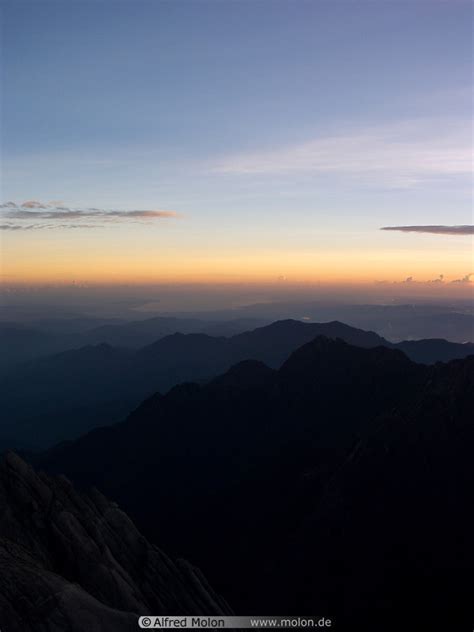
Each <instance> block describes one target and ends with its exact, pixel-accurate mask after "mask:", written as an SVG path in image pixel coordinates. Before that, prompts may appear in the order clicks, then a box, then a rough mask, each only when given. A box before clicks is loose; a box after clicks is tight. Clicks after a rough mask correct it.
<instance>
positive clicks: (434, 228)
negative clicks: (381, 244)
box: [380, 224, 474, 235]
mask: <svg viewBox="0 0 474 632" xmlns="http://www.w3.org/2000/svg"><path fill="white" fill-rule="evenodd" d="M380 230H393V231H399V232H402V233H430V234H433V235H474V226H473V225H471V224H464V225H461V226H444V225H431V226H382V228H381V229H380Z"/></svg>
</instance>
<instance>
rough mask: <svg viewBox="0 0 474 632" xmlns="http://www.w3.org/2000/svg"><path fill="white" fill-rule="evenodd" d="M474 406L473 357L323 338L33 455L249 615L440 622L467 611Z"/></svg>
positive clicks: (360, 625) (389, 626)
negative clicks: (273, 363)
mask: <svg viewBox="0 0 474 632" xmlns="http://www.w3.org/2000/svg"><path fill="white" fill-rule="evenodd" d="M473 409H474V357H472V356H471V357H468V358H466V359H463V360H455V361H453V362H451V363H449V364H440V363H439V364H436V365H435V366H424V365H419V364H415V363H413V362H411V361H410V360H409V359H408V358H407V357H406V356H405V355H404V354H403V353H402V352H400V351H399V350H394V349H389V348H387V347H383V346H380V347H374V348H367V349H364V348H361V347H354V346H351V345H348V344H347V343H345V342H344V341H342V340H337V339H336V340H334V339H328V338H324V337H318V338H316V339H314V340H313V341H311V342H309V343H307V344H305V345H303V346H302V347H300V348H298V349H297V350H296V351H295V352H294V353H292V354H291V356H290V357H289V358H288V359H287V360H286V361H285V362H284V363H283V364H282V366H281V368H280V369H278V370H276V369H272V368H269V367H266V366H265V365H263V364H262V363H261V362H258V361H246V362H242V363H239V364H238V365H236V366H234V367H232V368H231V369H230V370H229V371H227V372H226V373H225V374H224V375H221V376H219V377H217V378H215V379H213V380H211V381H209V382H208V383H206V384H201V385H199V384H193V383H184V384H180V385H177V386H175V387H174V388H172V389H171V390H170V391H169V392H168V393H167V394H166V395H161V394H159V393H157V394H155V395H153V396H152V397H150V398H149V399H147V400H146V401H144V402H143V403H142V404H141V405H140V406H139V407H138V408H137V409H136V410H135V411H134V412H133V413H132V414H131V415H130V416H129V417H128V418H127V419H126V420H125V421H124V422H122V423H120V424H117V425H114V426H112V427H108V428H100V429H96V430H94V431H92V432H90V433H89V434H88V435H85V436H84V437H81V438H80V439H78V440H76V441H73V442H70V443H69V444H66V445H63V446H58V447H56V448H55V449H53V450H50V451H49V452H47V453H44V454H42V455H39V456H38V457H36V458H37V463H38V464H39V465H40V466H41V467H43V468H45V469H47V470H48V471H50V472H56V473H63V472H64V473H66V474H67V475H68V476H69V477H71V478H72V480H73V481H74V482H75V483H76V484H77V485H79V486H80V487H81V488H82V487H83V488H87V487H89V486H91V485H97V486H98V487H99V488H100V489H101V490H102V491H104V492H105V493H106V494H107V495H108V496H110V497H112V498H114V499H116V500H118V501H119V502H120V504H121V506H123V507H124V509H125V510H126V511H127V513H129V514H130V515H131V516H132V517H133V518H134V520H136V521H137V524H138V525H139V527H140V529H141V530H142V531H143V532H144V533H145V535H146V537H147V538H148V539H149V540H150V541H153V542H160V543H163V545H164V546H165V547H166V549H167V550H169V551H172V552H173V555H176V554H177V555H180V556H181V555H182V556H184V557H186V558H187V559H190V560H191V561H192V562H193V563H196V564H198V565H199V566H200V567H201V568H202V569H203V571H204V572H205V573H206V575H207V576H208V577H209V579H210V582H211V584H212V585H213V586H214V587H215V589H216V590H217V591H218V592H219V593H221V594H223V595H224V596H225V597H226V598H227V599H228V601H229V603H231V604H232V606H233V607H234V608H235V609H236V610H237V611H238V612H240V613H242V614H246V613H248V612H264V611H265V612H272V613H274V614H295V615H298V614H300V615H301V613H302V612H313V613H314V612H317V613H321V614H324V615H327V616H331V617H333V618H334V620H335V622H336V624H337V625H338V628H339V629H342V630H345V629H347V630H350V629H363V630H370V631H374V632H375V631H377V632H379V631H380V629H384V630H387V631H392V630H393V631H395V630H399V629H429V630H441V629H446V626H448V627H449V625H450V622H451V624H452V622H453V613H455V619H454V620H455V621H456V622H458V621H459V622H460V623H462V624H464V623H468V622H469V617H470V605H469V604H470V593H471V591H472V588H473V586H472V579H471V572H470V569H472V567H473V565H474V550H473V546H472V538H471V533H472V529H473V527H474V520H473V512H472V487H473V483H474V467H473V465H472V463H473V462H472V458H471V456H472V453H473V450H474V424H473V419H472V410H473ZM150 499H153V500H152V502H150ZM400 604H405V605H406V608H405V607H403V608H400ZM408 613H409V614H408ZM408 616H409V620H408V626H407V617H408ZM451 627H452V625H451ZM459 629H462V628H461V627H459Z"/></svg>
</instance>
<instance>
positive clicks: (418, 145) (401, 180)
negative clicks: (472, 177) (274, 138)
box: [213, 121, 472, 186]
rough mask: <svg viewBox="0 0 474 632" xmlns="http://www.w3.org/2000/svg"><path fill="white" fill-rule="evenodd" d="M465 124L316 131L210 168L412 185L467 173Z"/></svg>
mask: <svg viewBox="0 0 474 632" xmlns="http://www.w3.org/2000/svg"><path fill="white" fill-rule="evenodd" d="M466 129H467V127H466V126H464V125H453V124H451V123H449V122H444V124H443V123H438V124H436V123H435V122H433V121H428V122H418V121H415V122H405V123H400V124H394V125H388V126H384V127H374V128H366V129H359V130H355V131H352V132H347V133H340V134H333V135H330V136H321V137H318V138H314V139H312V140H309V141H307V142H304V143H299V144H295V145H289V146H286V147H281V148H277V149H274V150H271V151H262V152H255V153H246V154H237V155H232V156H229V157H227V158H225V159H223V160H222V161H221V162H220V163H219V164H217V165H215V167H214V169H213V170H214V171H215V172H219V173H224V174H243V175H245V174H247V175H252V174H279V175H284V174H292V173H295V172H301V173H325V174H328V173H339V174H346V175H351V174H352V175H354V176H358V177H360V176H362V175H364V174H365V175H366V176H367V177H368V178H369V181H371V179H372V178H374V177H376V178H380V177H382V176H384V177H385V179H387V178H388V179H390V180H392V181H393V182H394V183H395V184H404V185H405V186H415V185H416V184H417V183H418V182H419V181H420V180H423V179H426V178H433V177H436V176H453V175H460V174H469V173H470V172H471V168H472V148H471V144H470V140H469V138H467V137H466Z"/></svg>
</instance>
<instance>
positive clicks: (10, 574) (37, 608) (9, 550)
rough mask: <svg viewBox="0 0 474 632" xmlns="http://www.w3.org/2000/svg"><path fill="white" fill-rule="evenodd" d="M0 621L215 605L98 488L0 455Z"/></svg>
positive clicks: (98, 623)
mask: <svg viewBox="0 0 474 632" xmlns="http://www.w3.org/2000/svg"><path fill="white" fill-rule="evenodd" d="M0 561H1V567H2V573H1V577H0V626H1V628H2V629H5V630H16V629H22V630H26V631H31V632H38V631H41V632H53V631H57V630H72V631H74V632H76V631H77V632H83V630H91V629H94V630H97V632H128V631H129V630H130V631H132V630H136V629H137V617H138V616H139V615H143V614H179V613H181V614H225V613H227V614H228V613H230V611H229V608H228V606H227V605H226V603H225V602H224V601H223V600H222V599H221V598H220V597H218V596H217V595H216V594H215V593H214V592H213V591H212V589H211V588H210V587H209V585H208V584H207V582H206V580H205V579H204V578H203V576H202V575H201V573H200V571H199V570H198V569H196V568H194V567H192V566H191V565H189V564H188V563H187V562H184V561H178V562H176V563H175V562H172V561H171V560H170V559H169V558H168V557H167V556H166V555H164V554H163V553H162V552H161V551H160V550H159V549H157V548H156V547H154V546H152V545H151V544H149V543H148V542H147V540H146V539H145V538H144V537H143V536H142V535H141V534H140V533H139V532H138V531H137V529H136V528H135V526H134V524H133V523H132V522H131V521H130V519H129V518H128V517H127V516H126V514H124V513H123V512H122V511H120V509H118V507H117V506H116V505H115V504H114V503H110V502H109V501H108V500H106V499H105V498H104V497H103V496H102V495H101V494H100V493H99V492H97V491H92V492H91V493H90V494H89V495H88V496H86V495H83V494H78V493H77V492H76V491H75V490H74V489H73V487H72V485H71V483H70V482H69V481H67V480H66V479H65V478H63V477H62V478H57V479H53V478H50V477H47V476H45V475H43V474H37V473H35V472H34V471H33V469H32V468H31V467H29V466H28V465H26V463H24V462H23V461H22V460H21V459H20V458H19V457H17V456H16V455H15V454H14V453H9V454H8V455H7V456H6V457H5V458H4V460H3V462H2V463H1V464H0Z"/></svg>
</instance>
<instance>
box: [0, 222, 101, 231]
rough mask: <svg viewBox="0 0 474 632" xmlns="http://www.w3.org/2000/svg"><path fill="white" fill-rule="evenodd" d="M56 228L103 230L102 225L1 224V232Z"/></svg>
mask: <svg viewBox="0 0 474 632" xmlns="http://www.w3.org/2000/svg"><path fill="white" fill-rule="evenodd" d="M55 228H66V229H71V228H72V229H74V228H102V225H101V224H0V230H13V231H15V230H54V229H55Z"/></svg>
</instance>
